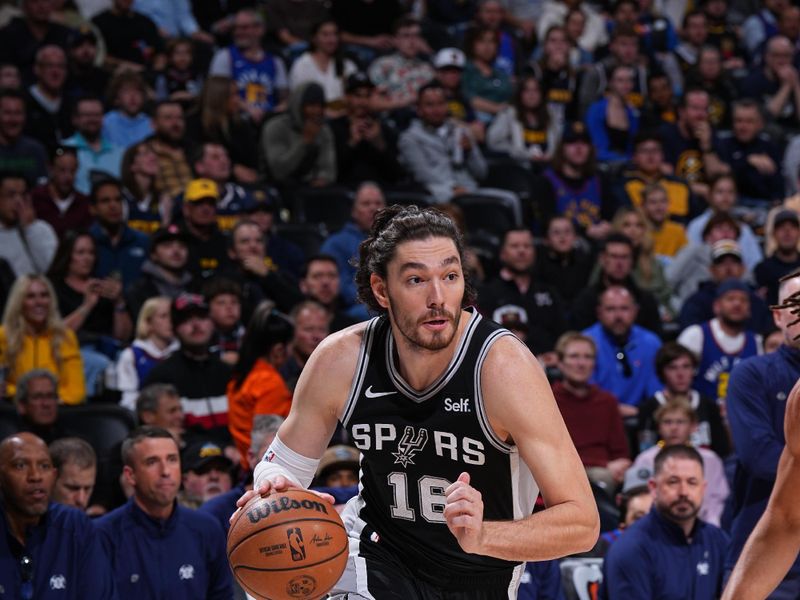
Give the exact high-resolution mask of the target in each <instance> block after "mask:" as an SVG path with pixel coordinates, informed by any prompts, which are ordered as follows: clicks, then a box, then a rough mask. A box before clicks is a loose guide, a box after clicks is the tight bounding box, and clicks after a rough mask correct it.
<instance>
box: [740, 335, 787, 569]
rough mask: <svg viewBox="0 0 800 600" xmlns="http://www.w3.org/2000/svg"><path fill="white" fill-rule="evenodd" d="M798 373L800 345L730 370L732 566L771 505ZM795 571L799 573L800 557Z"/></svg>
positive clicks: (746, 361)
mask: <svg viewBox="0 0 800 600" xmlns="http://www.w3.org/2000/svg"><path fill="white" fill-rule="evenodd" d="M798 378H800V350H796V349H793V348H789V347H788V346H781V347H780V348H779V349H778V350H777V351H776V352H773V353H772V354H764V355H763V356H754V357H752V358H748V359H747V360H743V361H742V362H740V363H739V364H738V365H737V366H736V367H735V368H734V369H733V371H732V372H731V377H730V380H729V382H728V398H727V402H726V404H727V406H728V421H729V423H730V426H731V433H732V435H733V445H734V447H735V448H736V456H737V459H738V461H737V464H736V476H735V477H734V480H733V486H732V488H731V497H732V499H733V523H732V524H731V547H730V551H729V552H728V558H727V561H726V566H727V567H730V568H733V565H734V564H735V563H736V559H738V558H739V553H740V552H741V551H742V547H744V543H745V542H746V541H747V537H748V536H749V535H750V532H751V531H752V530H753V528H754V527H755V526H756V523H757V522H758V520H759V519H760V518H761V515H762V514H763V513H764V510H765V509H766V507H767V500H768V499H769V495H770V493H771V492H772V487H773V485H775V477H776V476H777V472H778V460H779V459H780V456H781V452H782V451H783V446H784V444H785V439H784V437H783V419H784V415H785V413H786V398H787V397H788V395H789V392H790V391H791V389H792V387H793V386H794V384H795V383H796V382H797V379H798ZM791 572H792V573H793V574H795V575H797V574H800V564H798V561H795V564H794V566H793V567H792V570H791Z"/></svg>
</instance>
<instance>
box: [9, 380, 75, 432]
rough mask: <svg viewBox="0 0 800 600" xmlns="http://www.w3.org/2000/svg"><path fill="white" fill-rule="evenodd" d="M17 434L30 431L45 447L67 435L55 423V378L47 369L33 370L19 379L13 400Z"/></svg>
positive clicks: (56, 411) (56, 390)
mask: <svg viewBox="0 0 800 600" xmlns="http://www.w3.org/2000/svg"><path fill="white" fill-rule="evenodd" d="M14 403H15V404H16V407H17V415H18V420H19V426H18V429H19V431H30V432H31V433H33V434H35V435H36V436H38V437H40V438H41V439H43V440H44V441H45V443H50V442H52V441H54V440H57V439H59V438H62V437H67V436H68V435H70V432H69V431H68V430H66V429H65V428H64V427H63V425H61V424H60V423H59V422H58V404H59V397H58V378H57V377H56V376H55V375H54V374H53V373H52V372H51V371H48V370H47V369H32V370H30V371H28V372H27V373H25V374H24V375H23V376H22V377H20V378H19V381H18V382H17V391H16V394H15V396H14Z"/></svg>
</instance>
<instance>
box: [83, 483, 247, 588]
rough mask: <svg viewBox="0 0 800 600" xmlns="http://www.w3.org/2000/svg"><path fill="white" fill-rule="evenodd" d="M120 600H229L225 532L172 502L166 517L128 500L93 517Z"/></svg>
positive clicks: (199, 515)
mask: <svg viewBox="0 0 800 600" xmlns="http://www.w3.org/2000/svg"><path fill="white" fill-rule="evenodd" d="M97 530H98V532H99V533H100V539H101V541H102V543H103V547H104V548H105V550H106V553H107V554H108V556H109V558H110V559H111V569H112V573H113V577H114V581H115V583H116V587H117V592H118V594H119V597H120V598H121V599H122V600H127V599H131V600H142V599H144V598H147V599H148V600H181V599H184V598H185V599H186V600H197V598H205V599H206V600H222V599H224V600H230V599H231V598H233V587H232V579H231V571H230V568H229V567H228V560H227V557H226V555H225V535H224V534H223V532H222V529H220V526H219V524H218V523H217V521H216V519H214V518H212V517H211V516H209V515H207V514H204V513H200V512H196V511H193V510H190V509H188V508H184V507H183V506H179V505H177V504H176V505H175V509H174V510H173V511H172V515H171V516H170V517H169V518H168V519H167V520H165V521H160V520H157V519H153V518H152V517H150V516H148V515H147V514H145V513H144V511H142V510H141V509H140V508H139V507H138V506H137V505H136V503H135V502H134V501H133V499H131V500H129V501H128V503H127V504H125V505H124V506H121V507H119V508H118V509H116V510H114V511H112V512H110V513H109V514H107V515H105V516H104V517H102V518H101V519H99V520H98V521H97Z"/></svg>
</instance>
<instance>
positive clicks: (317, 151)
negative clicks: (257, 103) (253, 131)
mask: <svg viewBox="0 0 800 600" xmlns="http://www.w3.org/2000/svg"><path fill="white" fill-rule="evenodd" d="M261 159H262V164H261V171H262V173H264V174H268V175H269V176H270V178H271V179H272V180H273V181H275V182H276V183H278V184H279V185H282V186H285V187H301V186H308V185H310V186H312V187H323V186H325V185H328V184H330V183H332V182H334V181H336V149H335V141H334V137H333V132H332V131H331V129H330V127H328V125H326V124H325V91H324V90H323V89H322V87H321V86H320V85H319V84H318V83H313V82H309V83H306V84H303V85H299V86H297V87H296V88H295V89H294V90H292V93H291V95H290V96H289V108H288V110H287V111H286V112H285V113H283V114H282V115H279V116H277V117H275V118H273V119H270V120H269V122H268V123H267V124H266V125H265V126H264V130H263V132H262V134H261Z"/></svg>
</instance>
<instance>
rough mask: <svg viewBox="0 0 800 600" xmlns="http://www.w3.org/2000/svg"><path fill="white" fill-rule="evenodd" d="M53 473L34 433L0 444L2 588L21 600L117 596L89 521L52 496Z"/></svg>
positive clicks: (48, 455)
mask: <svg viewBox="0 0 800 600" xmlns="http://www.w3.org/2000/svg"><path fill="white" fill-rule="evenodd" d="M55 480H56V471H55V469H54V468H53V462H52V460H51V459H50V454H49V452H48V450H47V446H46V445H45V443H44V442H43V441H42V439H41V438H39V437H37V436H35V435H33V434H32V433H19V434H16V435H12V436H9V437H7V438H5V439H4V440H3V441H2V442H0V498H2V499H1V500H0V502H1V503H2V504H0V507H1V508H2V510H0V589H2V590H4V594H5V596H4V597H6V598H19V599H22V600H32V599H33V598H36V599H37V600H51V599H53V600H56V599H58V600H67V599H73V600H79V599H80V600H87V599H88V600H93V599H95V598H96V599H97V600H101V599H102V600H108V599H114V598H116V597H117V596H116V594H115V592H114V587H113V583H112V580H111V569H110V565H109V563H108V560H107V559H106V557H105V555H104V554H103V551H102V548H101V546H100V542H99V540H98V538H97V536H96V535H95V531H94V527H93V526H92V523H91V522H90V521H89V518H88V517H87V516H86V515H84V514H83V513H82V512H81V511H79V510H77V509H74V508H70V507H67V506H62V505H60V504H55V503H53V502H51V500H50V498H51V495H52V492H53V485H54V484H55Z"/></svg>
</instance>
